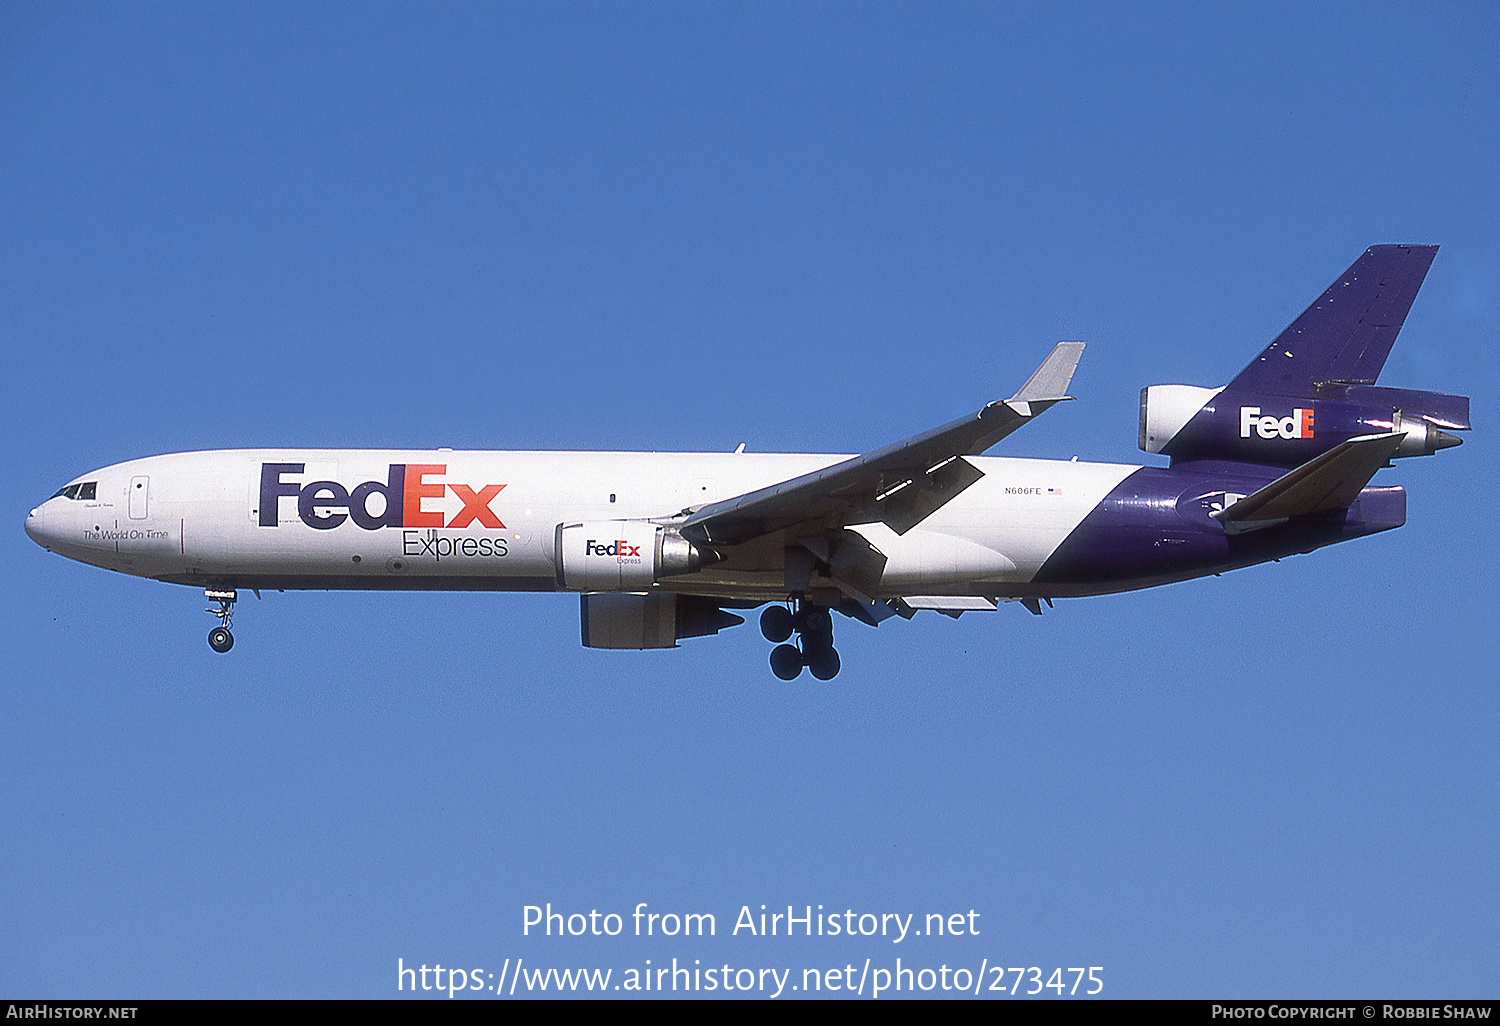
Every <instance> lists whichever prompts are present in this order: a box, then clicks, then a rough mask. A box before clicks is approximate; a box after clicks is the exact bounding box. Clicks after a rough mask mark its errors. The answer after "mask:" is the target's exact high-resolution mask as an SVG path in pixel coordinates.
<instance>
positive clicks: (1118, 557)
mask: <svg viewBox="0 0 1500 1026" xmlns="http://www.w3.org/2000/svg"><path fill="white" fill-rule="evenodd" d="M1435 250H1436V247H1413V246H1378V247H1374V248H1372V249H1370V250H1368V251H1367V252H1366V253H1365V254H1364V255H1363V256H1362V257H1361V258H1360V259H1359V260H1358V261H1356V262H1355V264H1354V265H1353V266H1352V267H1350V268H1349V270H1348V271H1346V272H1345V273H1344V275H1342V276H1341V277H1340V279H1339V281H1337V282H1335V283H1334V285H1333V286H1331V287H1330V289H1329V291H1328V292H1326V293H1325V294H1324V296H1323V297H1321V298H1320V300H1319V301H1318V302H1316V303H1314V304H1313V306H1312V307H1310V308H1309V309H1308V311H1307V312H1306V313H1304V314H1303V315H1302V316H1301V317H1299V318H1298V319H1297V321H1295V322H1293V324H1292V325H1291V326H1290V327H1289V328H1288V329H1287V330H1286V331H1285V332H1283V333H1282V335H1281V336H1278V338H1277V340H1276V341H1275V342H1273V343H1272V344H1271V345H1270V346H1269V347H1268V348H1267V349H1266V351H1265V352H1263V353H1262V354H1261V355H1260V356H1259V357H1257V359H1256V360H1255V361H1254V362H1252V363H1251V364H1250V366H1249V367H1247V368H1245V370H1244V371H1243V372H1241V374H1240V375H1239V376H1238V377H1236V378H1235V379H1234V380H1233V381H1232V382H1231V383H1230V384H1229V385H1228V386H1225V387H1224V388H1221V389H1216V390H1211V389H1199V388H1193V387H1191V386H1183V385H1166V386H1154V387H1152V388H1148V389H1145V390H1144V391H1143V392H1142V407H1141V437H1140V440H1141V447H1142V448H1143V449H1146V450H1147V451H1148V452H1156V453H1163V454H1166V455H1169V456H1171V457H1172V459H1173V465H1172V466H1171V467H1169V468H1163V467H1136V466H1129V465H1117V464H1103V463H1083V462H1078V461H1077V460H1076V459H1075V460H1073V461H1057V460H1034V459H1006V458H993V457H981V456H979V455H978V454H980V453H983V452H985V451H986V450H987V449H989V448H990V447H991V446H993V445H994V444H995V443H997V442H999V441H1000V440H1001V439H1002V438H1004V437H1005V436H1007V435H1009V434H1010V433H1011V432H1012V431H1014V430H1016V429H1017V428H1019V427H1020V426H1021V425H1023V424H1025V423H1027V422H1028V421H1030V420H1032V419H1033V418H1035V417H1036V416H1038V415H1039V414H1041V413H1042V412H1044V411H1045V410H1047V409H1049V408H1050V407H1052V406H1053V405H1055V404H1056V403H1058V402H1061V401H1063V400H1065V399H1068V398H1070V397H1069V396H1067V395H1066V391H1067V387H1068V384H1069V382H1070V381H1071V379H1072V376H1073V371H1074V369H1075V368H1076V367H1077V364H1078V360H1079V357H1080V355H1081V354H1082V352H1083V343H1080V342H1063V343H1059V344H1058V345H1057V346H1056V348H1054V349H1053V350H1052V352H1051V354H1050V355H1049V356H1048V357H1047V358H1046V360H1045V361H1043V363H1042V365H1041V366H1040V367H1039V368H1037V370H1036V372H1035V373H1034V374H1032V376H1031V377H1030V379H1029V380H1027V382H1026V383H1025V384H1024V385H1022V386H1021V388H1020V389H1019V390H1017V391H1016V393H1015V394H1014V395H1012V396H1011V397H1010V398H1009V399H1006V400H1004V401H999V402H992V403H990V404H989V405H987V406H985V407H984V408H982V409H980V410H979V411H977V412H976V413H973V414H971V415H970V416H967V417H962V418H960V419H958V420H956V421H953V422H952V423H950V424H946V425H944V426H942V427H939V428H935V429H933V430H931V431H927V432H924V433H923V434H920V435H916V436H915V437H912V438H909V439H906V440H905V441H902V442H897V443H896V444H894V445H890V446H887V447H885V448H883V449H877V450H875V451H873V452H870V453H867V454H865V455H863V456H856V457H849V456H835V455H810V454H808V455H803V454H796V455H792V454H752V453H746V452H743V451H738V452H735V453H629V452H455V451H452V450H448V449H439V450H436V451H433V450H422V451H407V450H391V451H377V450H287V449H263V450H233V451H214V452H190V453H178V454H174V455H167V456H153V457H149V458H146V459H141V460H134V461H131V462H128V463H121V464H117V465H115V466H112V467H106V468H104V469H102V470H98V471H94V472H92V473H89V474H86V475H83V476H82V477H80V478H78V479H76V480H74V481H73V482H71V483H69V484H68V485H66V486H65V487H63V488H61V489H59V490H58V492H57V493H56V494H55V495H53V496H52V497H51V498H50V499H48V500H47V501H46V502H45V503H43V504H42V505H40V506H38V507H37V508H36V509H34V510H32V511H31V513H30V515H29V516H28V517H27V519H26V532H27V534H28V535H30V536H31V538H32V539H34V540H35V541H36V542H37V543H38V544H40V545H42V546H44V547H45V548H47V549H48V550H50V551H53V552H56V553H58V554H60V555H63V556H66V557H68V558H71V559H75V560H79V561H81V562H84V563H89V564H92V565H94V566H100V567H104V568H106V569H110V570H117V571H119V572H121V573H128V574H134V575H136V576H140V577H149V578H153V579H155V580H160V581H166V582H170V583H174V584H185V585H190V586H193V587H199V588H203V589H205V592H206V594H207V596H208V599H209V601H210V602H212V603H214V607H213V608H211V609H210V610H209V611H210V612H212V613H214V614H215V615H216V616H218V617H219V620H220V625H219V626H217V627H215V628H214V629H213V630H212V631H210V632H209V645H210V646H211V647H212V648H213V649H214V650H215V651H216V652H227V651H229V649H230V647H231V646H232V645H233V643H234V637H233V635H232V634H231V633H230V624H231V620H232V615H233V609H234V603H235V600H236V597H237V593H238V590H239V589H251V590H254V591H256V592H257V593H258V592H259V591H260V590H261V589H277V590H283V591H284V590H293V589H389V590H488V591H572V592H578V593H579V594H580V596H581V600H580V601H581V617H582V631H583V643H584V645H586V646H589V647H593V648H623V649H646V648H674V647H676V646H677V642H678V641H680V640H682V639H684V638H693V637H700V636H704V635H709V634H716V633H717V632H718V631H720V630H722V629H724V628H726V627H730V626H734V625H736V624H740V623H743V622H744V619H743V617H741V616H738V615H736V614H735V613H732V612H730V611H729V610H731V609H750V608H754V607H757V606H760V605H764V604H766V603H773V604H772V605H770V606H769V608H767V609H766V610H765V611H764V613H763V614H762V617H761V629H762V632H763V633H764V634H765V636H766V638H767V639H768V640H769V641H771V642H774V643H777V647H776V648H775V649H774V650H773V651H772V653H771V667H772V670H773V672H774V673H775V674H776V675H777V676H778V677H781V678H782V679H785V680H790V679H793V678H795V677H797V676H798V675H799V674H800V673H801V672H802V670H803V669H804V668H807V669H808V670H810V671H811V672H812V674H813V676H815V677H817V678H819V679H822V680H827V679H829V678H832V677H833V676H834V675H835V674H837V673H838V671H839V656H838V653H837V651H836V650H835V648H834V645H833V618H832V616H831V615H830V614H831V613H833V612H838V613H841V614H845V615H847V616H849V617H852V618H854V619H858V620H861V621H863V622H865V623H867V624H870V625H872V626H873V625H876V624H878V623H880V622H881V621H883V620H885V619H886V618H888V617H890V616H892V615H901V616H904V617H908V618H909V617H911V616H912V615H914V614H915V612H917V611H919V610H935V611H938V612H942V613H946V614H948V615H950V616H958V615H960V614H962V613H964V612H967V611H971V610H992V609H995V608H996V607H997V605H998V604H999V602H1001V601H1006V600H1012V601H1019V602H1021V603H1022V604H1024V605H1025V606H1026V607H1027V608H1028V609H1030V610H1031V611H1032V612H1033V613H1037V614H1040V612H1041V603H1042V602H1046V603H1047V604H1048V605H1049V606H1050V605H1051V604H1052V600H1053V599H1054V598H1059V597H1073V596H1082V595H1096V594H1103V593H1107V592H1114V591H1124V590H1128V589H1133V588H1142V587H1148V586H1151V585H1155V584H1163V583H1168V582H1171V581H1179V580H1185V579H1188V578H1191V577H1199V576H1205V575H1207V574H1213V573H1219V572H1222V571H1223V570H1226V569H1232V568H1235V567H1240V566H1247V565H1250V564H1252V563H1259V562H1264V561H1266V560H1271V559H1277V558H1280V557H1282V556H1286V555H1290V554H1293V553H1297V552H1309V551H1312V549H1314V548H1318V547H1320V546H1322V545H1328V544H1332V543H1334V542H1338V541H1343V540H1347V539H1350V538H1354V537H1360V536H1363V535H1366V534H1371V533H1374V532H1376V531H1383V530H1388V529H1390V528H1393V527H1399V526H1400V525H1401V524H1402V523H1404V522H1405V493H1404V492H1403V491H1402V490H1401V489H1400V488H1395V487H1367V485H1368V482H1369V480H1370V478H1371V477H1372V476H1373V475H1374V473H1375V472H1376V470H1378V469H1379V468H1380V467H1381V466H1384V465H1387V460H1389V459H1390V458H1391V457H1393V456H1406V455H1426V454H1430V453H1433V452H1436V451H1437V450H1438V449H1441V448H1447V447H1449V446H1451V445H1456V444H1458V439H1457V438H1455V437H1454V436H1452V435H1450V434H1448V433H1447V432H1446V431H1444V430H1442V428H1445V427H1446V428H1453V429H1458V430H1463V429H1467V428H1468V426H1469V424H1468V400H1467V399H1464V398H1463V397H1458V396H1444V395H1441V394H1438V393H1431V392H1415V391H1407V390H1401V389H1389V388H1375V387H1374V380H1375V375H1376V374H1378V372H1379V370H1380V367H1381V366H1382V365H1383V363H1384V361H1385V357H1386V355H1387V354H1388V353H1389V351H1390V346H1391V343H1392V342H1394V339H1395V335H1396V332H1397V331H1399V330H1400V327H1401V323H1402V322H1403V321H1404V319H1405V315H1406V310H1407V309H1408V308H1409V307H1410V305H1411V301H1412V300H1413V299H1414V298H1415V296H1416V291H1417V289H1418V288H1419V287H1420V285H1421V282H1422V279H1423V278H1424V277H1425V275H1426V271H1427V267H1428V265H1429V264H1430V263H1431V261H1432V256H1433V253H1434V252H1435ZM1335 293H1337V294H1338V300H1339V302H1338V303H1337V304H1331V303H1330V302H1329V298H1330V297H1331V296H1334V294H1335ZM1320 304H1321V305H1320ZM1333 306H1337V309H1332V307H1333ZM1393 311H1394V312H1393ZM1293 348H1295V350H1296V351H1295V352H1293V351H1292V350H1293ZM1276 357H1281V358H1282V359H1280V360H1277V359H1275V358H1276ZM741 449H743V446H741ZM793 635H796V641H795V643H788V642H789V640H790V639H792V637H793Z"/></svg>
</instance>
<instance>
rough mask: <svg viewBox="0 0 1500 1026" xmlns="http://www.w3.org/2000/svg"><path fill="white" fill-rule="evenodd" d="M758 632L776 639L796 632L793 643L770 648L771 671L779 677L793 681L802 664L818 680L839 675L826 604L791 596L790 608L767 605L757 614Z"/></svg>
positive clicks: (779, 640)
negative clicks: (762, 611) (816, 604)
mask: <svg viewBox="0 0 1500 1026" xmlns="http://www.w3.org/2000/svg"><path fill="white" fill-rule="evenodd" d="M760 632H761V634H763V635H765V639H766V640H767V641H775V642H785V641H786V640H787V639H788V638H790V637H791V636H792V635H793V634H794V633H795V634H796V635H797V643H796V644H778V645H777V646H776V647H775V648H774V649H772V650H771V672H772V673H774V674H776V676H777V677H779V678H781V679H782V680H796V679H797V677H798V676H800V675H801V673H802V668H803V667H804V666H805V667H807V669H808V670H809V671H811V672H812V675H813V676H814V677H816V678H817V679H818V680H832V679H833V678H834V677H836V676H838V672H839V668H840V665H841V664H840V662H839V654H838V652H837V651H836V650H835V649H834V647H833V616H832V614H830V613H829V611H828V607H827V606H814V605H808V604H807V603H806V602H804V601H803V600H802V598H801V597H800V596H793V597H792V600H791V608H787V607H786V606H770V607H768V608H767V609H766V611H765V612H764V613H761V614H760Z"/></svg>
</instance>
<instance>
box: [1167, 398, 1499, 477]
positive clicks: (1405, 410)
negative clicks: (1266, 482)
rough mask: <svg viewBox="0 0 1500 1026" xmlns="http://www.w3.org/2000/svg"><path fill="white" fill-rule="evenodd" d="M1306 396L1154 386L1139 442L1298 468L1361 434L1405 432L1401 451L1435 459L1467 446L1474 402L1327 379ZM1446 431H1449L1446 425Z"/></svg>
mask: <svg viewBox="0 0 1500 1026" xmlns="http://www.w3.org/2000/svg"><path fill="white" fill-rule="evenodd" d="M1315 391H1316V393H1317V394H1316V395H1314V396H1310V397H1304V398H1296V397H1288V396H1278V395H1263V394H1259V393H1253V392H1247V391H1243V390H1237V389H1230V388H1221V389H1212V388H1197V387H1194V386H1192V385H1152V386H1151V387H1149V388H1143V389H1141V425H1140V446H1141V448H1142V449H1144V450H1145V451H1146V452H1156V453H1161V454H1162V455H1165V456H1170V457H1172V462H1173V463H1176V462H1178V461H1186V460H1233V461H1236V462H1244V463H1263V464H1274V465H1281V466H1298V465H1300V464H1302V463H1305V462H1307V461H1308V460H1310V459H1312V458H1313V457H1315V456H1319V455H1321V454H1323V453H1325V452H1327V451H1328V450H1330V449H1332V448H1334V447H1335V446H1337V445H1339V444H1340V443H1342V442H1346V441H1348V440H1349V439H1351V438H1355V437H1357V436H1359V435H1375V434H1386V433H1388V432H1391V431H1400V432H1404V433H1405V435H1406V437H1405V438H1404V439H1403V440H1402V442H1401V447H1400V448H1399V449H1398V450H1396V452H1395V454H1394V455H1395V456H1397V457H1401V456H1431V455H1432V454H1433V453H1435V452H1437V451H1438V450H1439V449H1447V448H1449V447H1451V446H1455V445H1460V444H1462V442H1463V440H1462V439H1460V438H1458V437H1457V436H1456V435H1452V434H1449V430H1453V431H1467V430H1468V429H1469V400H1468V399H1467V398H1466V397H1465V396H1457V395H1443V394H1442V393H1439V392H1421V391H1415V390H1410V389H1404V388H1378V387H1376V386H1373V385H1359V384H1346V383H1341V382H1329V383H1325V384H1321V385H1318V386H1316V388H1315ZM1445 429H1448V430H1445Z"/></svg>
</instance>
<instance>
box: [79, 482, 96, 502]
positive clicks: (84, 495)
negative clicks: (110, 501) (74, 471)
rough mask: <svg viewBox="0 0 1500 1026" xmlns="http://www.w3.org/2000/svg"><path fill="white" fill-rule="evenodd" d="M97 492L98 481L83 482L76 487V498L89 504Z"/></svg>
mask: <svg viewBox="0 0 1500 1026" xmlns="http://www.w3.org/2000/svg"><path fill="white" fill-rule="evenodd" d="M98 490H99V482H98V481H85V482H84V483H83V484H81V485H79V486H78V497H79V498H80V499H85V500H87V501H89V502H93V501H94V495H95V493H97V492H98Z"/></svg>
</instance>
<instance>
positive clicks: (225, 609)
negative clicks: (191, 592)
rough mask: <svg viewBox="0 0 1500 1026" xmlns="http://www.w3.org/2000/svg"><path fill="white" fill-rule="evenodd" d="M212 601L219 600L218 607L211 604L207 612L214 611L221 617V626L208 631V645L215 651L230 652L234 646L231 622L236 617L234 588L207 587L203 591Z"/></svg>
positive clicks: (213, 612)
mask: <svg viewBox="0 0 1500 1026" xmlns="http://www.w3.org/2000/svg"><path fill="white" fill-rule="evenodd" d="M203 594H204V595H206V596H207V597H208V600H209V601H210V602H217V603H218V607H217V608H215V607H214V606H209V607H208V609H206V610H204V611H205V612H208V613H212V614H214V615H215V616H217V617H218V618H219V626H217V627H215V628H214V629H213V630H211V631H209V632H208V647H209V648H211V649H213V650H214V651H215V652H220V653H223V652H228V651H229V650H230V649H231V648H233V647H234V635H233V634H231V633H230V631H229V623H230V621H231V620H233V619H234V600H235V598H236V596H235V593H234V589H232V588H231V589H230V590H229V591H215V590H214V589H212V588H207V589H205V590H204V592H203Z"/></svg>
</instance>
